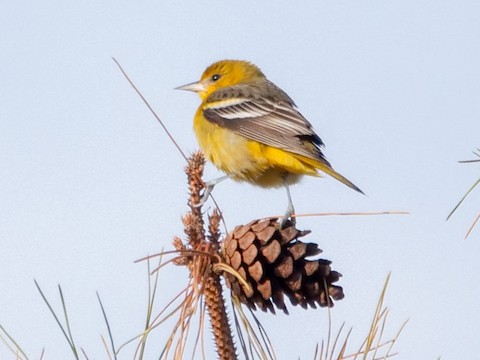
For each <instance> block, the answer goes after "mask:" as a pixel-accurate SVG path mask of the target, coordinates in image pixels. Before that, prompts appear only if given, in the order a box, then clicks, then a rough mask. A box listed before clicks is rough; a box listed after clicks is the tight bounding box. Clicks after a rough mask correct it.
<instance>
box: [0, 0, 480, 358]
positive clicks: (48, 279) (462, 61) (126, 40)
mask: <svg viewBox="0 0 480 360" xmlns="http://www.w3.org/2000/svg"><path fill="white" fill-rule="evenodd" d="M0 14H1V15H0V18H1V21H0V48H1V49H2V50H1V55H0V82H1V84H2V86H1V87H0V103H1V107H0V248H1V251H0V286H1V296H0V324H1V325H2V326H4V327H5V328H6V329H8V330H9V331H10V332H11V334H12V335H13V336H14V337H15V338H16V340H17V341H18V342H19V343H20V344H21V345H22V347H23V348H24V350H25V351H26V352H27V353H28V355H29V356H30V357H31V358H32V359H35V358H39V356H40V353H41V351H42V348H43V347H46V355H45V359H65V358H69V357H70V352H69V350H68V347H67V344H66V342H65V341H64V339H63V338H62V335H61V333H60V331H59V329H58V328H57V326H56V324H55V323H54V321H53V319H52V317H51V315H50V314H49V313H48V310H47V308H46V306H45V305H44V303H43V302H42V300H41V298H40V296H39V294H38V292H37V291H36V289H35V287H34V283H33V279H37V280H38V281H39V282H40V284H41V286H42V287H43V289H44V291H45V292H46V293H47V295H48V296H49V297H50V298H51V299H54V301H53V302H54V304H55V305H56V306H57V308H59V302H58V296H57V293H56V286H57V284H61V285H62V287H63V290H64V294H65V296H66V299H67V303H68V307H69V313H70V316H71V323H72V327H73V330H74V335H75V339H76V341H77V343H78V345H79V346H81V347H83V348H85V349H86V351H87V353H88V354H89V355H90V358H92V359H101V358H105V357H106V356H105V353H104V350H103V346H102V344H101V341H100V337H99V334H100V333H103V334H106V330H105V326H104V323H103V320H102V316H101V312H100V309H99V307H98V304H97V300H96V296H95V292H96V291H99V293H100V295H101V296H102V298H103V300H104V304H105V307H106V309H107V312H108V315H109V318H110V321H111V326H112V330H113V332H114V335H115V339H116V342H117V344H120V343H122V342H123V341H125V340H128V339H129V338H131V337H132V336H134V335H136V334H137V333H139V332H140V331H141V329H142V326H143V323H144V312H145V304H146V296H147V292H146V275H145V274H146V268H145V266H144V265H142V264H134V263H133V261H134V260H136V259H139V258H141V257H143V256H145V255H147V254H151V253H155V252H158V251H160V250H161V249H162V248H166V249H169V248H170V243H171V239H172V236H173V235H181V234H182V226H181V221H180V217H181V215H182V214H183V213H184V212H185V211H186V205H185V204H186V187H185V179H184V176H183V167H184V162H183V159H182V158H181V157H180V156H179V154H178V153H177V152H176V150H175V148H174V147H173V146H172V144H171V143H170V142H169V140H168V139H167V137H166V136H165V134H164V133H163V131H162V129H161V128H160V126H159V125H158V124H157V122H156V121H155V120H154V119H153V117H152V116H151V114H150V113H149V112H148V110H147V109H146V107H145V106H144V105H143V104H142V103H141V102H140V101H139V99H138V98H137V96H136V95H135V94H134V93H133V92H132V90H131V88H130V87H129V85H128V84H127V83H126V81H125V80H124V78H123V77H122V76H121V74H120V73H119V71H118V69H117V67H116V66H115V64H114V63H113V61H112V59H111V57H112V56H114V57H116V58H117V59H118V60H119V61H120V63H121V64H122V65H123V66H124V67H125V69H126V70H127V71H128V72H129V74H130V75H131V76H132V78H133V79H134V81H135V82H136V83H137V85H138V86H139V87H140V88H141V89H142V91H143V93H144V95H145V96H146V97H147V98H148V99H149V100H150V101H151V103H152V105H153V106H154V107H155V109H156V110H157V111H158V113H159V114H160V116H161V117H162V119H163V120H164V122H165V124H166V125H167V126H168V127H169V129H170V130H171V131H172V133H173V135H174V136H175V137H176V138H177V140H178V142H179V144H180V146H182V148H183V149H184V150H185V151H187V152H191V151H193V150H195V149H196V148H197V145H196V141H195V138H194V135H193V131H192V126H191V121H192V116H193V113H194V111H195V109H196V107H197V106H198V104H199V99H198V98H197V97H196V96H195V95H193V94H188V93H184V92H179V91H174V90H173V88H174V87H176V86H179V85H183V84H185V83H188V82H191V81H195V80H197V79H198V78H199V76H200V74H201V72H202V71H203V70H204V68H205V67H206V66H207V65H209V64H210V63H212V62H213V61H216V60H219V59H222V58H238V59H246V60H250V61H252V62H254V63H256V64H257V65H258V66H260V67H261V68H262V70H263V71H264V72H265V73H266V74H267V76H268V77H269V78H270V79H271V80H272V81H274V82H275V83H276V84H277V85H279V86H280V87H282V88H283V89H284V90H285V91H286V92H287V93H288V94H289V95H290V96H291V97H292V98H293V99H294V100H295V101H296V103H297V105H298V106H299V108H300V110H301V112H302V113H303V114H304V116H306V117H307V118H308V119H309V120H310V121H311V122H312V123H313V125H314V127H315V128H316V130H317V131H318V133H319V135H320V136H321V138H322V139H323V141H324V142H325V143H326V150H325V154H326V156H327V158H328V159H329V160H330V162H331V163H332V164H333V166H334V167H335V168H336V169H337V170H339V171H340V172H341V173H343V174H344V175H345V176H347V177H348V178H349V179H351V180H352V181H353V182H355V184H357V185H358V186H359V187H360V188H362V190H364V191H365V193H366V194H367V196H361V195H359V194H357V193H355V192H354V191H351V190H349V189H348V188H346V187H345V186H342V185H341V184H339V183H337V182H336V181H334V180H332V179H322V180H319V179H305V180H304V181H303V182H302V183H301V184H300V185H297V186H295V187H294V188H293V189H292V196H293V199H294V203H295V205H296V210H297V211H298V212H299V213H308V212H328V211H375V210H406V211H410V212H411V215H410V216H383V217H328V218H302V219H300V220H299V224H298V225H299V227H300V228H307V229H311V230H312V231H313V234H312V235H310V237H309V239H310V240H312V241H317V242H318V243H319V247H320V248H322V249H323V250H324V254H323V255H324V256H325V258H328V259H330V260H332V261H333V267H334V269H336V270H338V271H340V272H341V273H343V275H344V277H343V278H342V280H341V285H342V286H343V287H344V290H345V293H346V298H345V299H344V300H342V301H341V302H339V303H338V304H337V306H336V307H335V309H334V310H333V312H332V316H333V318H334V321H335V324H336V326H339V325H340V324H341V323H342V322H346V326H347V327H350V326H353V327H354V332H353V335H352V344H355V345H356V344H357V343H358V340H359V339H360V336H361V335H363V334H364V333H365V332H366V331H367V329H368V326H369V321H370V317H371V315H372V314H373V311H374V305H375V302H376V299H377V297H378V294H379V293H380V290H381V287H382V285H383V281H384V279H385V277H386V276H387V274H388V272H389V271H392V279H391V284H390V288H389V291H388V295H387V300H386V304H387V305H388V306H389V307H390V309H391V316H390V321H389V324H390V326H389V328H388V331H387V337H388V335H390V336H391V335H392V334H394V333H395V332H396V331H397V329H398V328H399V327H400V325H401V323H402V322H403V321H404V320H406V319H410V321H409V324H408V325H407V327H406V329H405V330H404V333H403V334H402V336H401V338H400V341H399V342H398V345H397V347H396V349H397V351H400V354H399V356H398V357H397V358H398V359H436V358H438V357H439V356H442V359H462V358H463V359H465V358H474V357H475V356H476V345H477V342H478V340H477V339H478V333H479V332H480V329H479V327H480V325H479V324H480V312H479V311H478V307H479V305H480V292H479V291H478V289H477V286H478V284H479V283H480V275H479V274H480V271H479V265H478V255H479V254H480V229H476V230H475V231H474V232H473V234H472V235H471V237H470V238H469V239H468V240H466V241H464V240H463V236H464V234H465V232H466V230H467V228H468V227H469V225H470V224H471V222H472V220H473V218H474V217H475V216H476V214H477V213H478V211H480V206H478V203H479V194H478V192H477V193H474V194H473V195H472V197H471V198H469V199H468V201H467V202H466V203H465V204H464V205H463V206H462V207H461V208H460V210H459V212H458V213H457V214H456V215H455V216H454V218H453V219H452V220H451V221H449V222H445V218H446V216H447V215H448V213H449V212H450V210H451V209H452V208H453V206H454V205H455V204H456V202H457V201H458V200H459V198H460V197H461V196H462V195H463V193H464V192H465V191H466V190H467V189H468V187H470V186H471V184H472V183H473V182H474V181H475V179H477V178H478V176H479V172H478V165H461V164H458V163H457V161H458V160H463V159H469V158H472V157H473V155H472V154H471V151H472V150H474V149H475V147H478V146H480V142H479V134H480V65H479V64H480V46H479V39H480V3H479V2H478V1H463V2H456V1H442V0H436V1H433V0H432V1H405V0H404V1H378V0H377V1H303V2H301V3H300V2H279V1H262V2H259V1H244V2H235V3H234V2H227V1H183V2H180V1H137V2H133V1H117V2H102V1H83V2H79V1H76V2H73V1H42V2H29V1H15V2H13V1H9V2H7V1H5V2H3V3H1V4H0ZM218 175H219V173H218V172H217V171H216V170H215V169H214V168H213V167H212V166H211V165H210V166H209V167H207V172H206V177H207V178H213V177H216V176H218ZM214 193H215V197H216V199H217V201H218V202H219V204H220V206H221V208H222V210H223V212H224V216H225V218H226V221H227V224H228V226H229V227H230V228H233V227H234V226H235V225H238V224H242V223H246V222H248V221H250V220H251V219H253V218H258V217H264V216H269V215H273V214H281V213H283V211H284V208H285V205H286V198H285V194H284V191H283V190H271V191H265V190H261V189H256V188H254V187H252V186H250V185H246V184H237V183H234V182H225V183H222V184H221V185H219V186H218V188H216V189H215V192H214ZM186 280H187V274H186V272H185V271H184V270H183V269H178V268H172V267H169V268H166V269H165V270H164V272H163V273H162V279H161V282H160V286H161V289H162V297H163V299H164V301H167V300H168V299H169V298H170V297H171V296H173V295H174V294H175V293H176V290H178V289H179V288H180V286H181V285H182V284H184V283H185V282H186ZM291 313H292V314H291V315H290V316H289V317H286V316H284V315H283V314H279V315H277V316H271V315H268V316H262V315H261V316H260V318H261V320H262V321H263V323H264V325H265V328H266V329H267V331H268V332H269V333H270V335H271V337H272V338H273V339H275V345H276V348H277V353H278V355H279V358H280V359H286V358H296V357H297V356H300V357H301V358H302V359H310V358H311V357H312V354H313V351H314V346H315V342H316V341H320V340H321V339H322V338H323V337H324V336H325V334H326V328H327V316H326V311H325V310H324V309H320V310H309V311H304V310H301V309H299V310H293V311H291ZM282 328H283V329H285V328H286V329H292V328H293V329H298V330H294V331H285V330H281V329H282ZM169 331H170V327H169V326H167V327H164V328H162V329H161V330H158V331H157V332H156V333H153V334H152V336H153V337H152V340H153V341H152V343H151V348H150V349H151V352H150V357H149V358H155V357H154V354H157V353H158V352H157V350H158V348H159V346H160V345H159V344H161V343H162V341H164V339H165V336H166V334H167V333H168V332H169ZM305 334H310V336H308V337H306V335H305ZM298 337H302V339H303V340H302V342H301V344H302V346H301V347H295V346H296V344H299V341H298ZM207 343H208V344H210V342H209V341H207ZM353 350H354V349H353V348H352V351H353ZM131 354H133V348H130V351H129V350H126V351H125V352H124V353H123V356H121V357H120V358H122V359H123V358H124V359H129V358H131ZM0 358H1V359H8V358H13V356H12V355H9V353H8V352H7V350H6V348H5V347H3V346H1V345H0Z"/></svg>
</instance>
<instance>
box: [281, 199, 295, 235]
mask: <svg viewBox="0 0 480 360" xmlns="http://www.w3.org/2000/svg"><path fill="white" fill-rule="evenodd" d="M294 214H295V209H294V208H293V205H291V204H290V205H289V206H288V208H287V211H286V212H285V215H283V217H282V218H281V219H280V229H284V228H285V227H286V226H285V225H287V221H288V220H290V223H291V224H292V225H293V226H295V225H296V224H297V219H296V218H295V216H292V215H294Z"/></svg>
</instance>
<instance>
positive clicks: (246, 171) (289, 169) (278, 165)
mask: <svg viewBox="0 0 480 360" xmlns="http://www.w3.org/2000/svg"><path fill="white" fill-rule="evenodd" d="M194 131H195V134H196V136H197V139H198V143H199V145H200V147H201V149H202V150H203V152H204V153H205V156H206V157H207V159H208V160H210V161H211V162H212V163H213V164H214V165H215V166H217V167H218V168H219V169H220V170H222V171H223V172H225V173H226V174H229V175H231V176H232V178H233V179H234V180H237V181H248V182H250V183H252V184H255V185H258V186H262V187H278V186H283V185H284V183H285V178H286V179H287V181H288V183H296V182H298V181H299V180H300V177H301V175H312V176H319V175H318V173H317V170H316V169H315V167H314V166H312V165H311V164H308V163H306V162H304V161H301V159H300V157H299V156H298V155H296V154H293V153H290V152H287V151H284V150H282V149H278V148H274V147H271V146H268V145H264V144H261V143H259V142H257V141H253V140H249V139H247V138H245V137H243V136H240V135H237V134H235V133H234V132H233V131H230V130H227V129H224V128H221V127H220V126H218V125H215V124H213V123H210V122H209V121H207V120H206V119H204V118H203V116H202V117H201V116H196V117H195V121H194Z"/></svg>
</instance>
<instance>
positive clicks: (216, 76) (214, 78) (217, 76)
mask: <svg viewBox="0 0 480 360" xmlns="http://www.w3.org/2000/svg"><path fill="white" fill-rule="evenodd" d="M218 79H220V75H219V74H215V75H213V76H212V81H217V80H218Z"/></svg>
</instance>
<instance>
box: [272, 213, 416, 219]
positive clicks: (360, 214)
mask: <svg viewBox="0 0 480 360" xmlns="http://www.w3.org/2000/svg"><path fill="white" fill-rule="evenodd" d="M372 215H410V212H408V211H364V212H322V213H308V214H293V215H292V217H296V218H299V217H314V216H315V217H321V216H372ZM282 216H283V215H275V216H269V217H266V218H264V220H267V219H274V218H277V219H278V218H281V217H282Z"/></svg>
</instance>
